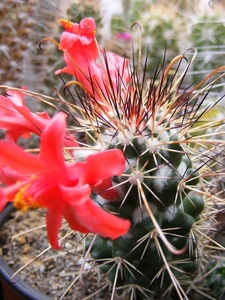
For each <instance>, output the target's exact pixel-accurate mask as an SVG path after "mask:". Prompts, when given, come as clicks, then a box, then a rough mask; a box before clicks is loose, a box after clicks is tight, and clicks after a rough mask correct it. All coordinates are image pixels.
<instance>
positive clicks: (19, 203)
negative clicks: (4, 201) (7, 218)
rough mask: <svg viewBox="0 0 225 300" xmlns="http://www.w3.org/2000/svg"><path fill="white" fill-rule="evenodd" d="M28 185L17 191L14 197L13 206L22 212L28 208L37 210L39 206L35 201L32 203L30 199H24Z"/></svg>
mask: <svg viewBox="0 0 225 300" xmlns="http://www.w3.org/2000/svg"><path fill="white" fill-rule="evenodd" d="M29 186H30V185H29V184H28V185H26V186H23V187H22V188H20V189H19V191H18V192H17V193H16V195H15V197H14V201H13V202H14V206H15V208H16V209H21V210H22V211H23V212H26V211H27V210H28V208H30V207H31V208H37V207H39V206H40V205H39V204H38V202H37V201H34V200H33V199H32V197H25V196H24V194H25V192H26V190H27V188H28V187H29Z"/></svg>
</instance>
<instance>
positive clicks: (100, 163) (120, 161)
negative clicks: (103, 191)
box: [81, 149, 126, 186]
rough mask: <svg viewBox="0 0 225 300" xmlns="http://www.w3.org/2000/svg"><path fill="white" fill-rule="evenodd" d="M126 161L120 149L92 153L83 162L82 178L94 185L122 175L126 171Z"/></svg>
mask: <svg viewBox="0 0 225 300" xmlns="http://www.w3.org/2000/svg"><path fill="white" fill-rule="evenodd" d="M125 163H126V160H125V157H124V155H123V152H122V151H121V150H119V149H112V150H107V151H103V152H100V153H97V154H92V155H90V156H88V157H87V158H86V162H85V163H83V166H84V169H83V178H82V179H81V180H84V182H88V183H89V184H90V185H91V186H94V185H96V184H98V183H100V181H102V180H104V179H108V178H111V177H112V176H118V175H121V174H122V173H123V171H124V168H125Z"/></svg>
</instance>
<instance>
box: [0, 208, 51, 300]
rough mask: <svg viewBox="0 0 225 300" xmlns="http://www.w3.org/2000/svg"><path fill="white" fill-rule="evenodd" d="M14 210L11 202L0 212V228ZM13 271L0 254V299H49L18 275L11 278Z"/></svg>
mask: <svg viewBox="0 0 225 300" xmlns="http://www.w3.org/2000/svg"><path fill="white" fill-rule="evenodd" d="M13 210H14V207H13V205H12V204H9V205H8V206H7V207H6V208H5V209H4V211H3V212H2V213H1V214H0V228H1V227H2V226H3V224H4V223H5V222H7V220H8V219H9V216H10V214H11V213H12V211H13ZM13 273H14V271H13V270H12V269H11V268H10V267H9V266H8V265H7V263H6V262H5V261H4V259H3V258H2V257H1V256H0V299H1V300H51V299H50V298H49V297H47V296H45V295H43V294H42V293H40V292H38V291H37V290H35V289H34V288H32V287H31V286H29V285H28V284H26V283H25V282H24V281H23V280H22V279H21V278H20V277H19V276H16V277H14V278H13V281H12V280H11V277H12V275H13Z"/></svg>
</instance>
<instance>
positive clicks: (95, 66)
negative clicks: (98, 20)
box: [55, 18, 129, 100]
mask: <svg viewBox="0 0 225 300" xmlns="http://www.w3.org/2000/svg"><path fill="white" fill-rule="evenodd" d="M59 23H61V24H62V25H63V26H64V28H65V31H64V32H63V33H62V36H61V39H60V50H63V51H64V59H65V62H66V65H67V66H66V67H65V68H64V69H61V70H58V71H56V72H55V74H60V73H63V72H65V73H69V74H71V75H73V76H75V77H76V78H77V80H78V81H79V82H80V83H81V84H82V85H83V86H84V88H85V90H86V91H87V92H88V93H89V94H90V95H91V96H93V97H94V98H95V99H97V100H102V98H104V97H106V96H107V94H108V92H109V91H110V90H112V89H113V90H114V93H116V91H117V85H118V79H120V81H121V79H122V82H123V84H124V85H125V84H126V83H127V82H128V80H129V74H128V62H129V61H128V59H125V58H122V57H120V56H118V55H116V54H113V53H106V54H105V57H104V58H103V57H100V61H101V64H100V63H97V59H98V58H99V55H100V54H101V52H102V51H101V49H100V48H99V45H98V42H97V41H96V39H95V33H96V24H95V21H94V19H92V18H85V19H83V20H82V21H81V22H80V24H76V23H72V22H69V21H67V20H64V19H61V20H60V21H59ZM102 96H103V97H102Z"/></svg>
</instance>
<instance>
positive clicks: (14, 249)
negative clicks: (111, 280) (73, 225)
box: [0, 210, 110, 300]
mask: <svg viewBox="0 0 225 300" xmlns="http://www.w3.org/2000/svg"><path fill="white" fill-rule="evenodd" d="M60 238H62V239H63V242H62V245H63V249H62V250H52V249H51V248H50V247H49V243H48V239H47V236H46V228H45V212H44V211H41V210H36V211H35V210H29V211H28V212H27V213H23V212H21V211H16V212H13V213H12V214H11V217H10V219H9V220H8V221H7V223H6V224H5V225H4V227H3V228H2V230H1V231H0V246H1V248H0V250H1V253H0V254H1V255H2V256H3V258H4V259H5V261H6V262H7V263H8V265H9V266H10V267H11V268H12V269H13V271H15V272H16V271H18V270H19V269H20V268H22V269H21V270H20V271H19V273H18V275H19V276H20V278H22V279H23V280H24V281H25V282H26V283H28V284H29V285H31V286H32V287H34V288H35V289H37V290H39V291H41V292H42V293H43V294H45V295H47V296H48V297H50V298H52V299H54V300H59V299H64V300H66V299H68V300H81V299H92V300H95V299H96V300H97V299H98V300H101V299H102V300H103V299H104V300H107V299H110V295H109V292H108V287H107V288H103V287H104V286H106V285H107V283H106V282H105V281H104V280H100V279H99V276H98V273H97V272H96V268H93V267H92V266H93V262H92V261H91V259H89V261H88V262H85V264H84V271H83V272H82V278H83V281H81V280H79V272H80V269H81V265H82V262H83V255H84V251H83V248H84V239H83V238H82V236H81V235H80V234H77V233H74V232H71V231H70V230H69V229H68V226H67V225H66V224H65V226H64V228H63V229H62V230H61V231H60ZM37 256H38V257H37ZM35 257H36V259H34V258H35ZM64 293H65V295H64ZM94 294H95V295H94Z"/></svg>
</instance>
